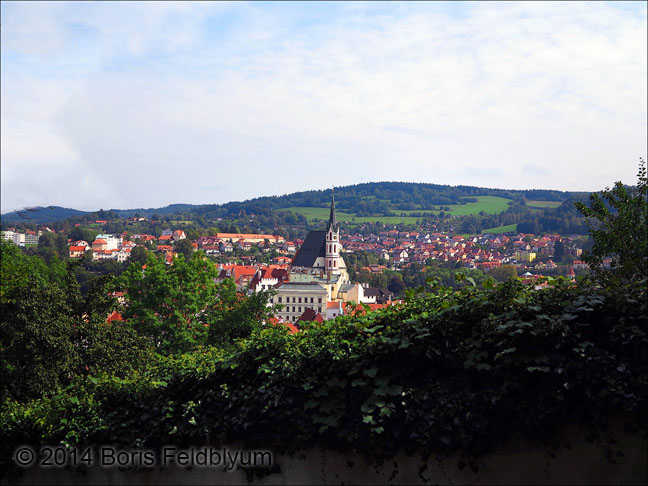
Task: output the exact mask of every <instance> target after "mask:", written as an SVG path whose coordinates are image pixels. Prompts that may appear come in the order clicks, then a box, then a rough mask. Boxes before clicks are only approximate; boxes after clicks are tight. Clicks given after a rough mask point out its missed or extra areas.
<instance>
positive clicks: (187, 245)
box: [175, 238, 194, 262]
mask: <svg viewBox="0 0 648 486" xmlns="http://www.w3.org/2000/svg"><path fill="white" fill-rule="evenodd" d="M175 251H176V252H178V253H180V254H182V255H184V258H185V261H187V262H188V261H190V260H191V256H192V255H193V252H194V247H193V244H192V243H191V241H190V240H189V239H187V238H185V239H183V240H180V241H178V242H177V243H176V244H175Z"/></svg>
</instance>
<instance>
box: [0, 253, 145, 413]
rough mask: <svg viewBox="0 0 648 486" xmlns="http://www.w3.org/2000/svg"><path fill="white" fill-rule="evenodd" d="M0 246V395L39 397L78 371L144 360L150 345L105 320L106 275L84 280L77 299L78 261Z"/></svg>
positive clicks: (109, 305) (110, 304)
mask: <svg viewBox="0 0 648 486" xmlns="http://www.w3.org/2000/svg"><path fill="white" fill-rule="evenodd" d="M0 245H1V248H0V249H1V252H2V259H1V262H2V285H1V286H0V289H2V291H1V293H0V315H1V320H0V349H1V350H2V351H1V365H0V369H1V371H2V377H3V380H2V388H1V390H2V394H3V396H8V397H11V398H13V399H16V400H21V401H24V400H28V399H32V398H38V397H40V396H43V395H45V394H48V393H51V392H54V391H56V390H57V389H59V388H60V387H61V386H64V385H67V384H69V383H70V382H71V380H72V379H73V378H74V377H75V376H77V375H80V374H88V373H95V372H98V371H106V372H109V373H114V374H118V375H121V376H125V375H126V374H128V373H130V372H131V371H133V370H134V369H136V368H137V369H139V368H141V367H142V366H143V365H144V364H146V363H147V362H148V361H149V360H150V357H151V351H152V348H151V347H150V345H149V344H148V343H147V342H146V341H145V340H143V339H142V338H140V337H139V336H137V335H136V334H135V333H134V332H133V331H132V330H130V329H125V328H124V326H123V324H120V323H118V322H117V323H115V324H107V323H106V317H107V315H108V313H109V312H111V311H112V310H113V309H115V308H116V305H117V303H116V301H115V299H113V298H110V297H109V296H108V289H107V286H108V285H109V283H110V282H109V281H110V278H112V277H103V278H100V279H95V280H92V281H90V283H89V291H88V292H87V293H86V296H85V297H83V296H82V295H81V293H80V290H79V284H78V283H77V280H76V278H75V273H76V269H77V267H80V264H79V262H69V263H68V264H63V263H62V262H60V261H58V260H55V261H53V262H52V263H50V264H49V265H46V264H45V263H44V262H43V261H42V260H41V259H40V258H39V257H38V256H29V255H25V254H23V253H22V252H21V251H20V250H18V249H17V248H15V247H14V248H12V246H13V245H9V246H7V245H8V244H7V243H6V242H2V243H0ZM16 250H17V251H16Z"/></svg>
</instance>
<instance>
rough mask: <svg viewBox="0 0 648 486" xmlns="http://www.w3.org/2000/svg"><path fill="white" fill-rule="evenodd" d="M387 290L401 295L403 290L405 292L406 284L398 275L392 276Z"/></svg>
mask: <svg viewBox="0 0 648 486" xmlns="http://www.w3.org/2000/svg"><path fill="white" fill-rule="evenodd" d="M387 289H388V290H389V291H391V292H393V293H394V295H399V294H400V293H401V292H403V290H405V282H403V279H401V278H400V276H398V275H394V276H392V278H390V279H389V284H387Z"/></svg>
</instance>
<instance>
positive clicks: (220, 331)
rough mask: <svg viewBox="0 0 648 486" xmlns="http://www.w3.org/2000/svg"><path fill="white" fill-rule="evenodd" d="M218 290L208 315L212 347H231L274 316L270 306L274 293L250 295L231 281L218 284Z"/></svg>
mask: <svg viewBox="0 0 648 486" xmlns="http://www.w3.org/2000/svg"><path fill="white" fill-rule="evenodd" d="M216 291H217V296H218V298H217V300H216V301H215V303H214V305H213V306H211V307H210V308H209V309H208V312H207V313H206V320H207V321H208V323H209V336H208V342H209V344H212V345H216V346H220V347H229V346H231V345H232V344H233V343H234V341H236V340H237V339H241V338H245V337H248V336H249V335H250V334H251V333H252V331H254V330H255V329H258V328H259V327H260V326H261V325H262V323H263V322H265V321H267V320H268V319H270V317H272V315H273V308H271V307H268V305H267V304H268V299H269V298H270V297H271V295H272V291H270V292H268V291H262V292H257V293H253V294H251V295H246V294H243V293H240V292H237V290H236V284H235V283H234V280H232V279H231V278H226V279H224V280H223V281H222V282H221V283H219V284H217V286H216Z"/></svg>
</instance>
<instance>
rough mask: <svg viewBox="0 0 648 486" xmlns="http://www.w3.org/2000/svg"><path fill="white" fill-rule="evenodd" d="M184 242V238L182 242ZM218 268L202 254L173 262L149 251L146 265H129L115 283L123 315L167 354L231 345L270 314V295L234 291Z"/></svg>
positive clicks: (160, 351) (158, 349) (139, 332)
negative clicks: (220, 277)
mask: <svg viewBox="0 0 648 486" xmlns="http://www.w3.org/2000/svg"><path fill="white" fill-rule="evenodd" d="M183 241H185V240H183ZM219 273H220V272H219V271H218V269H217V268H216V266H215V265H214V264H213V263H212V261H211V260H209V259H208V258H207V257H206V256H205V254H204V253H203V252H196V253H195V254H194V256H193V257H192V258H191V260H190V261H189V262H186V261H185V259H184V257H183V256H181V255H178V257H177V258H176V259H175V260H174V262H173V265H166V264H165V263H164V261H163V259H162V258H160V257H158V256H156V255H154V254H153V253H150V254H149V258H148V260H147V262H146V269H145V270H143V269H142V266H141V265H139V263H137V264H132V265H131V266H130V267H129V268H128V270H127V271H126V272H124V274H123V275H122V276H121V278H120V279H119V280H118V281H117V282H116V284H115V288H116V289H119V290H124V291H125V292H126V294H125V297H126V304H127V305H126V306H125V308H124V319H125V320H126V321H127V322H128V325H129V326H131V327H132V329H134V330H135V331H136V332H137V333H138V334H139V335H141V336H143V337H145V338H146V339H148V340H149V341H150V342H151V343H152V344H153V346H155V349H156V350H157V351H158V352H159V353H161V354H165V355H169V354H177V353H183V352H187V351H193V350H195V349H196V348H197V347H199V346H203V345H206V344H207V343H210V344H215V345H219V346H229V345H231V344H232V342H233V341H234V340H236V339H239V338H244V337H247V336H248V335H249V334H250V333H251V332H252V330H253V329H255V328H257V327H258V326H259V325H260V323H261V322H263V321H264V320H266V319H268V318H269V317H270V316H271V311H272V309H270V308H268V307H267V306H266V304H267V302H268V297H269V294H268V293H267V292H260V293H257V294H253V295H250V296H248V295H245V294H241V293H239V292H237V289H236V285H235V284H234V281H233V280H231V279H225V280H224V281H223V282H220V283H215V280H216V278H217V277H218V275H219Z"/></svg>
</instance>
